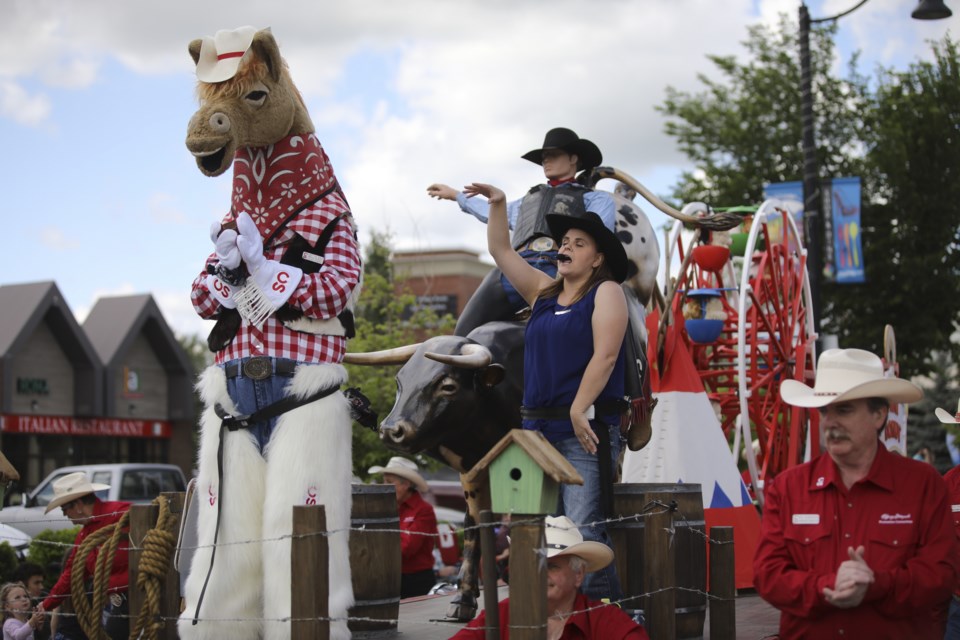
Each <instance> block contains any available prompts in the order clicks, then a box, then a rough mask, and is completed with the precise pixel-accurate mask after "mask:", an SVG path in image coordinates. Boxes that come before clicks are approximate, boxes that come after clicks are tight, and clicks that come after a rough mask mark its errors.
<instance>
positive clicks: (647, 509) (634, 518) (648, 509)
mask: <svg viewBox="0 0 960 640" xmlns="http://www.w3.org/2000/svg"><path fill="white" fill-rule="evenodd" d="M655 508H659V509H658V510H656V511H653V509H655ZM666 512H673V513H675V514H676V515H677V517H678V520H677V521H676V522H675V523H674V526H673V527H671V528H670V529H669V531H670V533H671V538H672V536H673V535H674V534H675V533H676V530H677V529H676V524H678V523H679V524H681V525H686V526H685V527H684V528H683V530H685V531H688V532H689V533H690V534H691V535H697V536H699V537H702V538H703V539H704V541H705V542H707V543H710V544H717V545H724V544H733V543H732V541H726V540H724V541H721V540H715V539H713V538H711V537H710V536H709V535H708V534H707V533H705V532H703V531H700V529H698V528H697V527H696V526H694V525H693V524H691V521H690V520H688V519H687V518H686V516H685V515H684V514H683V512H682V511H680V509H679V507H678V506H677V504H676V502H672V503H671V504H666V503H664V502H661V501H659V500H651V501H649V502H647V504H645V505H644V506H643V508H642V509H641V510H640V512H639V513H635V514H632V515H623V516H616V517H612V518H606V519H601V520H593V521H591V522H587V523H581V524H577V523H574V526H572V527H557V528H562V529H574V528H576V529H579V528H584V527H590V528H597V527H599V526H605V527H606V526H607V525H611V524H620V523H625V522H639V521H640V519H642V518H650V517H653V516H658V515H662V514H664V513H666ZM122 513H123V512H122V511H119V512H115V513H105V514H101V516H98V517H104V518H106V517H109V516H111V515H118V514H122ZM385 519H390V520H397V519H395V518H392V517H389V518H385ZM22 522H45V521H44V520H39V521H22ZM537 522H538V519H536V518H531V519H525V520H513V521H511V522H510V524H509V526H511V527H513V526H517V525H528V524H536V523H537ZM693 522H702V521H701V520H695V521H693ZM503 524H504V523H502V522H494V523H490V524H483V523H478V524H474V525H471V526H469V527H454V528H453V529H452V531H450V532H445V533H439V532H437V533H433V532H429V531H410V530H405V529H400V528H396V529H393V528H381V527H377V528H371V527H368V526H366V525H363V526H350V527H344V528H338V529H328V530H327V531H314V532H309V533H301V534H293V533H290V534H282V535H279V536H275V537H271V538H254V539H247V540H232V541H219V542H217V544H216V545H214V544H198V545H181V546H180V547H179V548H180V549H181V550H188V551H196V550H199V549H208V548H213V547H214V546H217V547H230V546H241V545H252V544H263V543H269V542H283V541H286V540H295V539H296V540H299V539H305V538H313V537H316V536H325V537H329V536H333V535H337V534H341V533H344V532H358V533H398V534H405V535H411V536H424V537H430V538H440V537H442V536H444V535H450V534H451V533H452V534H453V535H460V534H464V535H466V534H467V533H468V532H473V531H478V532H479V531H480V530H482V529H487V528H493V529H496V528H498V527H500V526H503ZM10 526H13V525H10ZM704 526H706V525H704ZM608 533H609V530H608ZM4 538H6V536H0V539H4ZM9 539H17V538H13V537H12V536H11V537H10V538H9ZM33 542H34V543H36V544H39V545H46V546H53V547H58V548H63V549H68V548H73V547H76V546H77V545H75V544H73V543H69V542H58V541H54V540H42V539H37V538H34V539H33ZM128 548H129V550H130V551H142V550H143V548H142V547H139V546H133V545H132V546H130V547H128Z"/></svg>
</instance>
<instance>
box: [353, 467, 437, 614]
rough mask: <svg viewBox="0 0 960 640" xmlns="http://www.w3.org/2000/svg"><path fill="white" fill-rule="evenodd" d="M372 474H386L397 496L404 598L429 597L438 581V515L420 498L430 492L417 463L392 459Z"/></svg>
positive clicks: (402, 592)
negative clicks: (434, 566)
mask: <svg viewBox="0 0 960 640" xmlns="http://www.w3.org/2000/svg"><path fill="white" fill-rule="evenodd" d="M367 472H368V473H371V474H377V473H382V474H383V481H384V482H385V483H386V484H392V485H393V488H394V489H395V490H396V492H397V511H398V512H399V514H400V530H401V532H402V533H401V534H400V556H401V558H402V560H401V566H400V573H401V576H400V597H401V598H412V597H414V596H423V595H426V594H427V593H428V592H429V591H430V589H431V588H432V587H433V585H434V584H435V583H436V581H437V579H436V576H435V575H434V573H433V564H434V558H433V547H434V545H435V544H436V541H437V535H438V534H437V514H436V513H435V512H434V511H433V506H432V505H430V503H428V502H426V501H425V500H424V499H423V498H421V497H420V493H421V492H426V491H428V490H429V489H430V487H429V486H427V481H426V480H424V479H423V476H421V475H420V471H419V467H417V463H416V462H414V461H412V460H407V459H406V458H401V457H400V456H394V457H393V458H390V461H389V462H388V463H387V466H385V467H380V466H376V467H370V469H368V470H367Z"/></svg>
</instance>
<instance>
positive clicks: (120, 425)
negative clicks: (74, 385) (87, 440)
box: [0, 415, 172, 438]
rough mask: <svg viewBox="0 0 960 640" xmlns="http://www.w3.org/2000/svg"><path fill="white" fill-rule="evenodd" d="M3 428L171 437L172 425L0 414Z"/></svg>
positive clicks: (56, 433) (60, 433) (65, 433)
mask: <svg viewBox="0 0 960 640" xmlns="http://www.w3.org/2000/svg"><path fill="white" fill-rule="evenodd" d="M0 431H2V432H3V433H32V434H38V435H47V436H103V437H111V438H169V437H170V434H171V431H172V428H171V426H170V423H169V422H168V421H166V420H128V419H123V418H73V417H70V416H32V415H0Z"/></svg>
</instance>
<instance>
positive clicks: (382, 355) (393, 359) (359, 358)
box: [343, 342, 421, 365]
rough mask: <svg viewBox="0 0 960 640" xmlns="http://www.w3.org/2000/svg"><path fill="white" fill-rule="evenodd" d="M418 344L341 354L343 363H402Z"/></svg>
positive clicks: (408, 357)
mask: <svg viewBox="0 0 960 640" xmlns="http://www.w3.org/2000/svg"><path fill="white" fill-rule="evenodd" d="M420 344H421V343H419V342H418V343H416V344H408V345H404V346H402V347H395V348H393V349H383V350H382V351H369V352H357V353H348V354H346V355H344V356H343V363H344V364H359V365H375V364H404V363H406V361H407V360H409V359H410V356H412V355H413V354H414V352H415V351H416V350H417V347H419V346H420Z"/></svg>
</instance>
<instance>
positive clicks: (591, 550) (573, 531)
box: [544, 516, 613, 573]
mask: <svg viewBox="0 0 960 640" xmlns="http://www.w3.org/2000/svg"><path fill="white" fill-rule="evenodd" d="M544 531H545V533H546V538H547V557H548V558H554V557H556V556H579V557H580V558H583V559H584V560H586V562H587V573H590V572H591V571H599V570H600V569H603V568H604V567H605V566H607V565H608V564H610V563H611V562H613V550H612V549H611V548H610V547H608V546H607V545H605V544H602V543H600V542H591V541H589V540H588V541H584V539H583V536H582V535H581V534H580V530H579V529H578V528H577V525H576V524H575V523H574V522H573V520H571V519H570V518H568V517H567V516H557V517H553V516H547V517H546V519H545V520H544Z"/></svg>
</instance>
